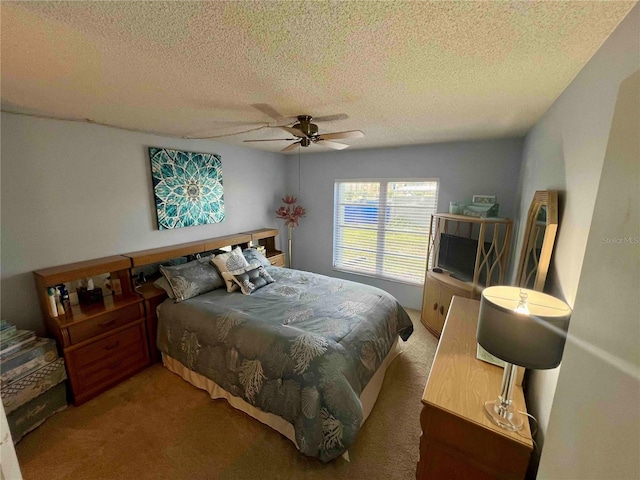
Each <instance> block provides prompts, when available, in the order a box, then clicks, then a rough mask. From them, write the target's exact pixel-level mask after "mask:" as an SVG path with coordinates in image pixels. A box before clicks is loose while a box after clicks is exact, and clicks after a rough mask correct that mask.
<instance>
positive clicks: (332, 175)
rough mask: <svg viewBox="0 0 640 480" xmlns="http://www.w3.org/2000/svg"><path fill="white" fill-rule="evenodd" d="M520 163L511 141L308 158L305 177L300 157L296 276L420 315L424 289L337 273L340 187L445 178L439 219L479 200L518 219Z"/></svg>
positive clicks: (293, 186) (291, 165)
mask: <svg viewBox="0 0 640 480" xmlns="http://www.w3.org/2000/svg"><path fill="white" fill-rule="evenodd" d="M310 148H313V147H310ZM521 155H522V140H521V139H505V140H491V141H474V142H457V143H442V144H434V145H424V146H415V147H403V148H392V149H381V150H351V151H349V150H343V151H337V152H336V151H332V152H327V153H314V154H305V155H302V156H301V158H300V167H301V168H300V171H298V156H297V155H291V156H288V157H287V164H288V182H287V184H288V186H289V192H291V193H292V194H294V195H298V197H299V199H300V201H301V202H302V205H303V206H304V207H305V208H306V209H307V216H306V217H305V218H303V219H302V220H301V222H300V226H299V227H298V228H296V229H295V230H294V233H293V237H294V240H293V261H294V268H297V269H301V270H309V271H313V272H318V273H322V274H325V275H331V276H335V277H340V278H346V279H348V280H354V281H358V282H362V283H367V284H370V285H374V286H377V287H380V288H382V289H384V290H386V291H388V292H389V293H391V294H392V295H394V296H395V297H396V298H397V299H398V301H399V302H400V303H401V304H402V305H403V306H405V307H409V308H415V309H420V307H421V304H422V286H412V285H407V284H403V283H397V282H391V281H386V280H379V279H374V278H371V277H365V276H360V275H350V274H347V273H343V272H338V271H334V270H333V268H332V262H333V254H332V249H333V187H334V182H335V180H338V179H375V178H394V179H416V178H439V180H440V190H439V195H438V211H440V212H447V211H448V210H449V202H451V201H467V202H470V201H471V196H472V195H474V194H487V195H496V196H497V197H498V202H499V203H500V216H506V217H510V218H513V215H514V214H515V212H516V211H517V203H518V198H517V193H516V192H517V178H518V176H519V172H520V159H521ZM282 232H283V233H284V232H285V230H284V229H282ZM284 238H285V237H284V236H283V240H284ZM425 253H426V252H425Z"/></svg>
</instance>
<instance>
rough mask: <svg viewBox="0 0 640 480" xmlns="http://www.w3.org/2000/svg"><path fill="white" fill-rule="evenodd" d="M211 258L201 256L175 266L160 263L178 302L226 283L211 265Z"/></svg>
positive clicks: (161, 269)
mask: <svg viewBox="0 0 640 480" xmlns="http://www.w3.org/2000/svg"><path fill="white" fill-rule="evenodd" d="M211 259H212V257H211V256H209V257H204V258H199V259H198V260H194V261H193V262H188V263H185V264H183V265H177V266H175V267H166V266H164V265H160V271H161V272H162V274H163V275H164V276H165V277H166V279H167V281H168V282H169V285H171V288H172V290H173V293H174V295H175V300H176V302H182V301H183V300H187V299H189V298H193V297H195V296H197V295H200V294H202V293H206V292H210V291H211V290H215V289H216V288H220V287H222V286H223V285H224V280H222V278H221V277H220V275H219V274H218V272H217V271H216V269H215V268H213V265H211Z"/></svg>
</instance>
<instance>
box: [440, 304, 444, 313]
mask: <svg viewBox="0 0 640 480" xmlns="http://www.w3.org/2000/svg"><path fill="white" fill-rule="evenodd" d="M440 315H444V305H440Z"/></svg>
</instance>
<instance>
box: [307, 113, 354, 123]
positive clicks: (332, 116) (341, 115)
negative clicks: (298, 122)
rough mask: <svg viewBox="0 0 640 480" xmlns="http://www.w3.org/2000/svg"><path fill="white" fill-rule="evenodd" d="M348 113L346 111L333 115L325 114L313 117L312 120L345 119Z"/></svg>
mask: <svg viewBox="0 0 640 480" xmlns="http://www.w3.org/2000/svg"><path fill="white" fill-rule="evenodd" d="M347 118H349V115H347V114H346V113H336V114H335V115H325V116H323V117H313V121H314V122H335V121H336V120H346V119H347Z"/></svg>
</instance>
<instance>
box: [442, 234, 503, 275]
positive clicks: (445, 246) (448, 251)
mask: <svg viewBox="0 0 640 480" xmlns="http://www.w3.org/2000/svg"><path fill="white" fill-rule="evenodd" d="M490 247H491V244H490V243H488V242H485V251H486V252H488V251H489V248H490ZM477 251H478V241H477V240H474V239H473V238H467V237H459V236H457V235H451V234H448V233H441V234H440V248H439V250H438V266H439V267H440V268H443V269H444V270H447V271H449V272H450V273H451V274H453V276H454V277H455V278H458V279H460V280H462V281H464V282H472V281H473V269H474V268H475V266H476V253H477ZM491 256H493V255H491ZM489 260H490V261H491V257H490V258H489ZM485 280H486V268H483V269H482V270H481V271H480V277H479V279H478V281H479V282H480V283H481V284H484V283H485Z"/></svg>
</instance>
